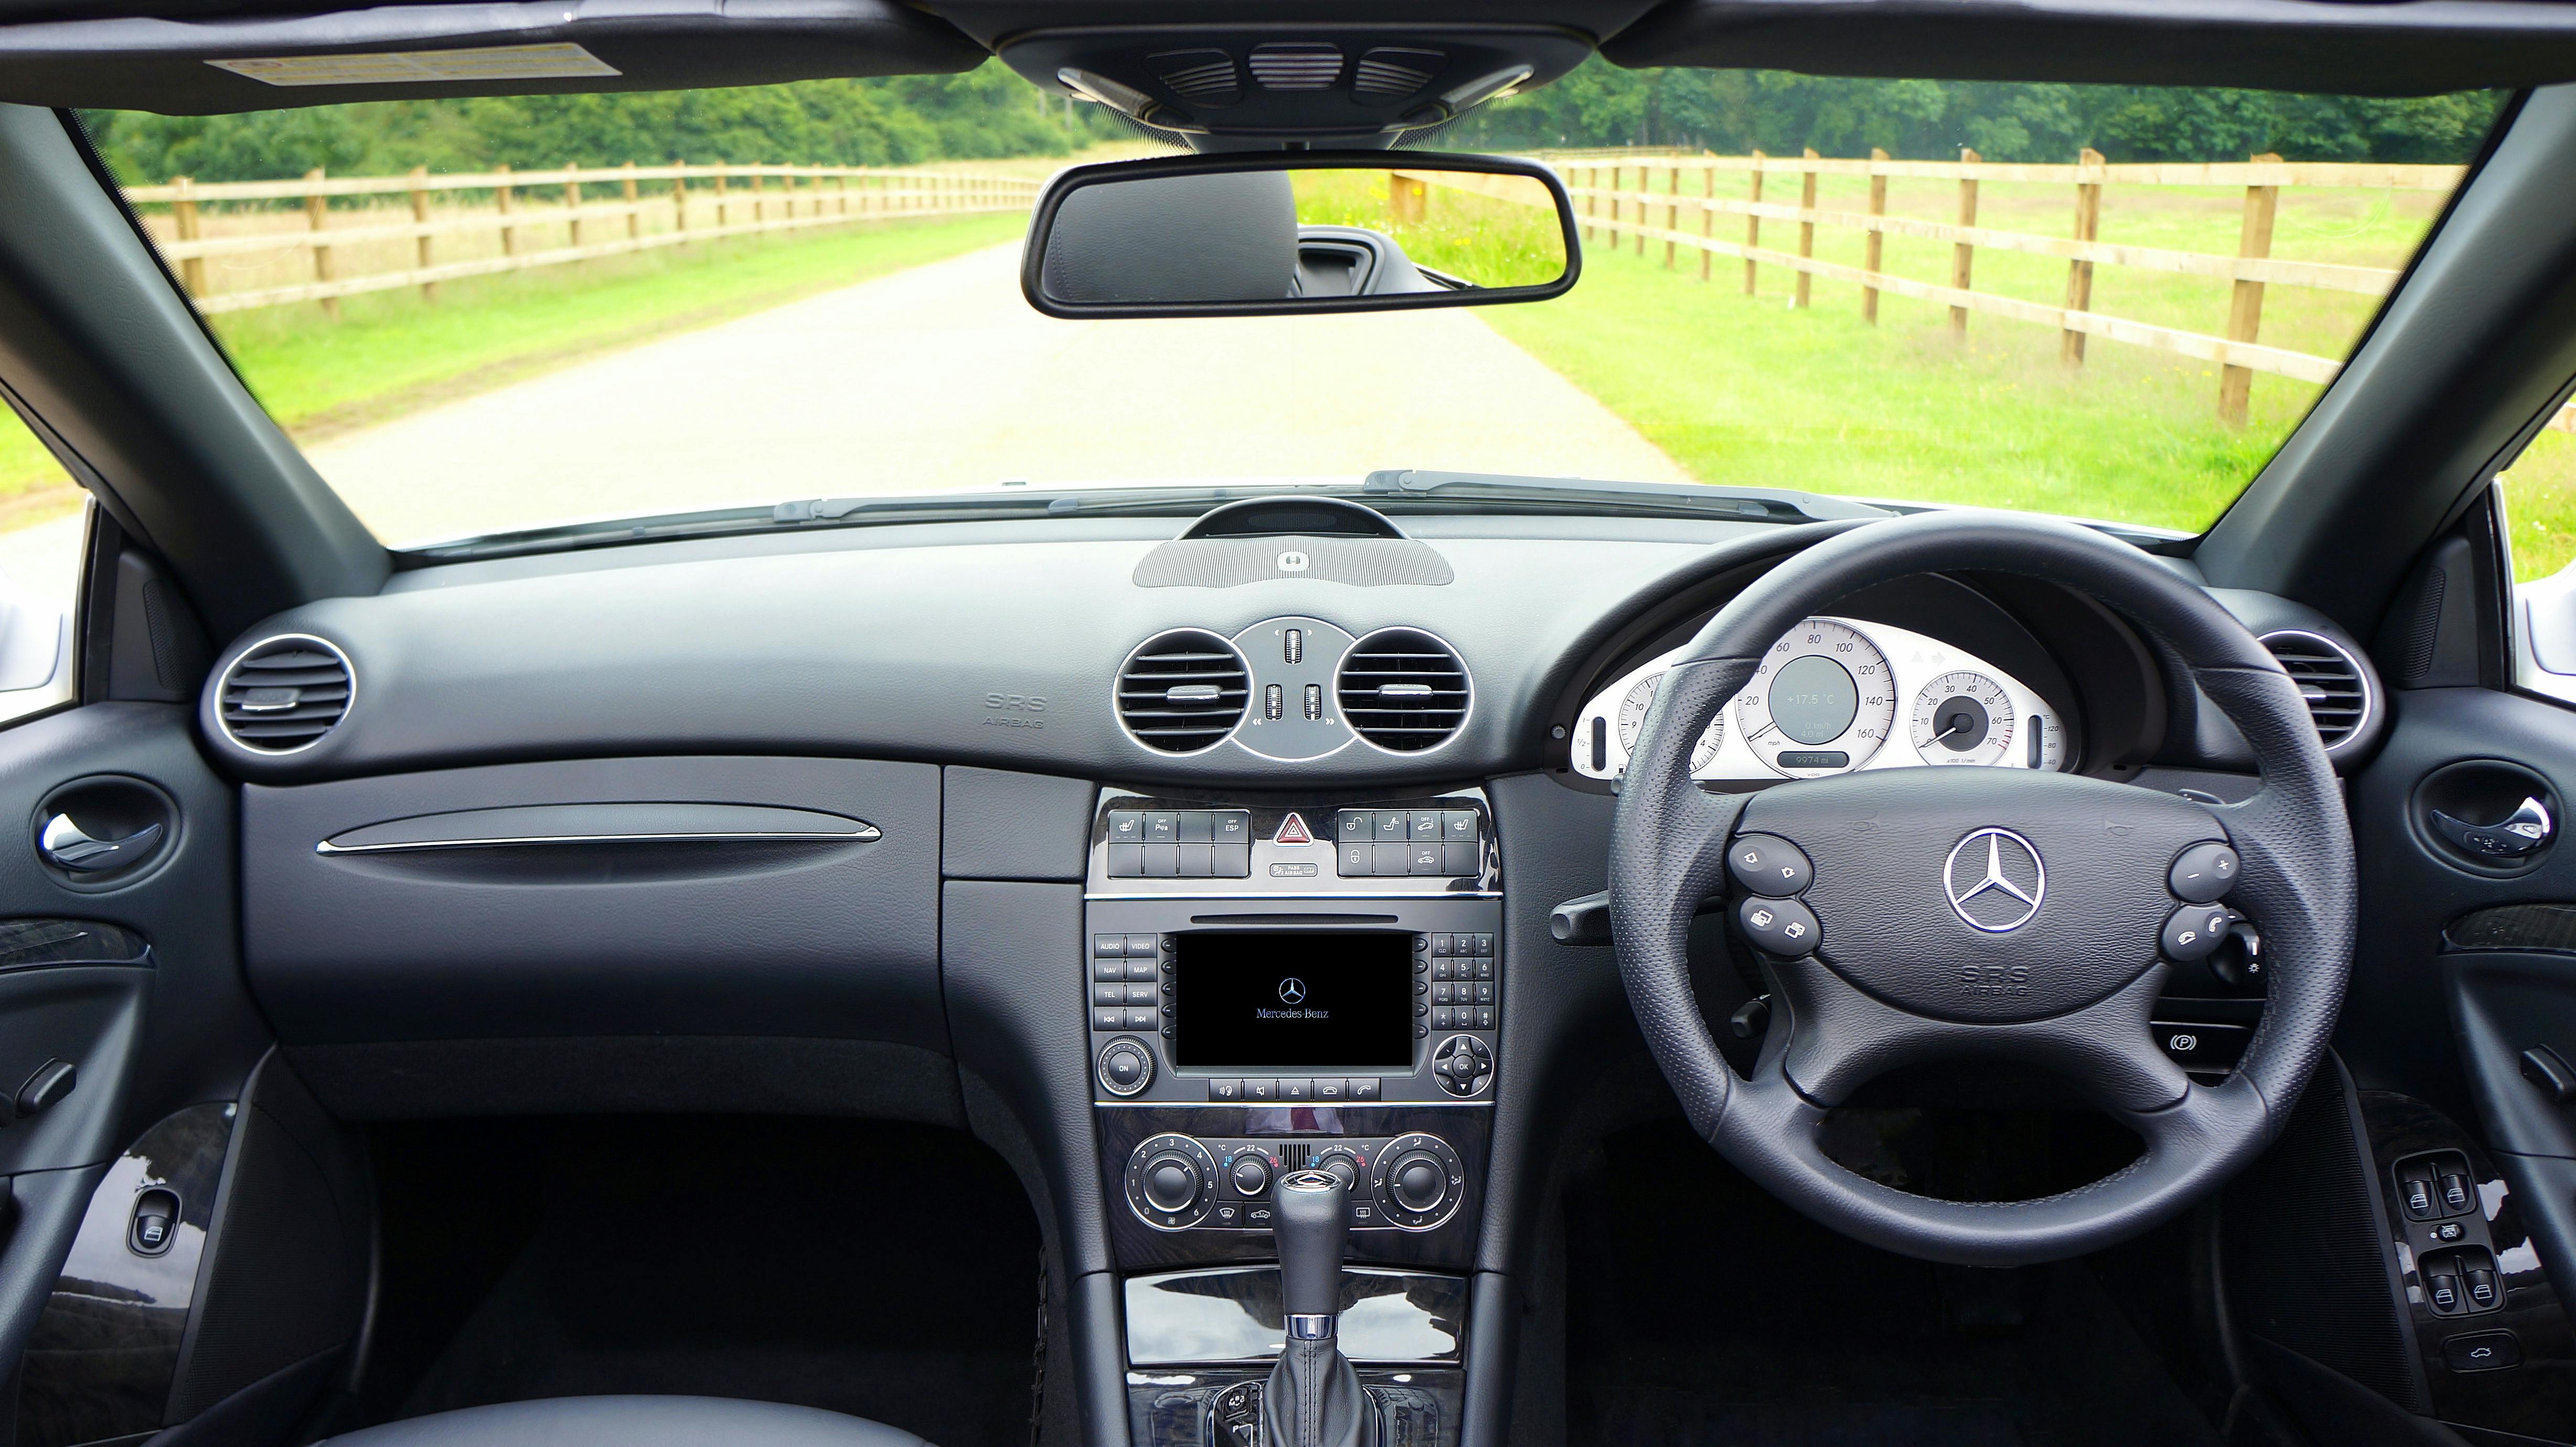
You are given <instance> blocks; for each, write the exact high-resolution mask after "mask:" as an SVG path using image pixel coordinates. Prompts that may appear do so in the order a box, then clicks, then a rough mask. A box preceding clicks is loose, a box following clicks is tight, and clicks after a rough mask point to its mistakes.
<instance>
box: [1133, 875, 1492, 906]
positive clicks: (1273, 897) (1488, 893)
mask: <svg viewBox="0 0 2576 1447" xmlns="http://www.w3.org/2000/svg"><path fill="white" fill-rule="evenodd" d="M1430 877H1431V876H1429V875H1424V876H1423V878H1426V879H1428V878H1430ZM1465 877H1466V876H1465V875H1460V876H1459V878H1461V879H1464V878H1465ZM1082 897H1083V898H1084V899H1086V900H1094V899H1130V900H1134V899H1155V900H1193V901H1196V900H1215V901H1222V900H1230V899H1234V900H1254V901H1258V902H1260V903H1263V904H1280V903H1286V902H1289V901H1294V900H1300V899H1392V900H1402V901H1404V902H1405V903H1408V904H1421V903H1424V902H1426V901H1436V900H1443V899H1500V898H1502V897H1503V892H1502V891H1501V890H1499V889H1480V890H1477V891H1475V892H1474V893H1472V894H1468V893H1458V892H1451V893H1445V894H1434V893H1432V892H1431V891H1429V890H1424V891H1423V892H1422V893H1420V894H1357V893H1349V892H1345V891H1341V890H1334V891H1331V892H1325V891H1322V890H1302V889H1301V890H1298V891H1297V892H1296V893H1294V894H1291V893H1289V892H1288V891H1286V890H1281V891H1280V892H1279V893H1277V894H1183V893H1179V892H1173V893H1169V894H1143V893H1130V894H1092V893H1089V892H1085V893H1084V895H1083V896H1082Z"/></svg>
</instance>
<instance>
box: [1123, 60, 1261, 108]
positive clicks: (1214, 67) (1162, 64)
mask: <svg viewBox="0 0 2576 1447" xmlns="http://www.w3.org/2000/svg"><path fill="white" fill-rule="evenodd" d="M1145 63H1146V64H1147V65H1148V66H1151V67H1152V68H1153V71H1154V74H1155V75H1156V76H1159V77H1160V78H1161V79H1162V82H1163V84H1165V85H1167V86H1170V87H1171V88H1172V94H1174V95H1176V96H1179V97H1180V98H1181V99H1183V100H1186V101H1196V102H1198V103H1199V104H1200V105H1213V106H1221V105H1229V104H1232V103H1233V102H1234V101H1236V100H1238V99H1240V98H1241V97H1242V95H1243V78H1242V77H1241V76H1240V75H1239V74H1237V73H1236V71H1235V68H1234V57H1233V56H1231V55H1228V54H1226V53H1225V52H1224V51H1222V50H1171V51H1165V52H1164V53H1163V54H1161V55H1149V56H1147V57H1145Z"/></svg>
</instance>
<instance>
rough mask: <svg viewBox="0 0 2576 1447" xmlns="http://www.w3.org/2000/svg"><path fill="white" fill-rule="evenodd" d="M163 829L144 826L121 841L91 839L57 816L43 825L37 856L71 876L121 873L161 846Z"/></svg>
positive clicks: (67, 818) (64, 817)
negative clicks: (112, 871)
mask: <svg viewBox="0 0 2576 1447" xmlns="http://www.w3.org/2000/svg"><path fill="white" fill-rule="evenodd" d="M163 832H164V830H163V826H161V825H159V824H146V825H144V826H143V827H142V828H140V829H137V830H135V831H134V832H133V833H131V834H128V835H126V836H125V837H124V838H122V839H93V838H91V837H90V836H89V834H88V832H87V831H85V830H83V829H82V828H81V826H79V825H78V824H75V823H73V822H72V816H71V815H69V814H56V815H55V816H54V817H52V818H50V819H48V820H46V821H45V832H44V833H43V834H42V835H40V836H38V839H37V842H36V852H37V853H39V854H42V855H44V856H45V862H46V863H48V864H51V865H53V866H54V867H55V868H57V869H67V870H69V871H71V872H72V873H74V874H98V873H101V872H103V871H106V870H110V869H123V868H125V867H126V866H127V865H130V864H133V863H135V862H136V861H138V860H141V859H143V858H145V857H147V856H149V855H150V854H151V853H152V852H153V851H154V850H155V849H158V848H159V847H160V846H161V835H162V834H163Z"/></svg>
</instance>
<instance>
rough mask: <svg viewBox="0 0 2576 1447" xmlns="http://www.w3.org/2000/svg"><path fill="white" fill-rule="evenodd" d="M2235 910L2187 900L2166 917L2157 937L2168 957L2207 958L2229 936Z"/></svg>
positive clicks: (2170, 958)
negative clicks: (2159, 937)
mask: <svg viewBox="0 0 2576 1447" xmlns="http://www.w3.org/2000/svg"><path fill="white" fill-rule="evenodd" d="M2234 923H2236V911H2234V910H2232V909H2227V908H2224V907H2222V906H2219V905H2214V904H2187V905H2184V906H2183V907H2182V908H2180V909H2178V910H2175V911H2174V912H2173V914H2172V916H2171V917H2170V918H2168V919H2166V921H2165V928H2164V935H2163V938H2161V939H2160V940H2158V941H2157V944H2158V946H2159V947H2160V948H2161V949H2163V950H2164V952H2165V958H2166V959H2169V960H2186V961H2187V960H2205V959H2207V958H2209V956H2210V953H2211V952H2212V951H2214V950H2216V949H2217V948H2218V947H2219V945H2220V944H2221V943H2222V942H2224V941H2225V940H2226V938H2227V927H2228V926H2229V925H2232V924H2234Z"/></svg>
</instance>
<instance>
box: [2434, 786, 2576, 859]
mask: <svg viewBox="0 0 2576 1447" xmlns="http://www.w3.org/2000/svg"><path fill="white" fill-rule="evenodd" d="M2432 813H2433V831H2434V832H2435V833H2437V834H2439V835H2441V836H2442V837H2443V838H2444V839H2445V840H2448V841H2449V842H2450V843H2452V844H2453V845H2456V846H2457V847H2459V848H2460V849H2462V850H2465V851H2467V852H2468V853H2471V854H2478V855H2483V856H2485V857H2487V858H2489V859H2521V858H2525V857H2527V856H2529V855H2531V854H2534V853H2537V852H2538V851H2539V850H2540V849H2542V848H2543V847H2544V846H2546V845H2547V844H2548V843H2549V841H2550V840H2551V839H2553V838H2555V837H2557V834H2558V824H2557V821H2556V820H2554V819H2551V818H2550V817H2549V806H2548V805H2546V804H2543V803H2541V802H2540V800H2539V799H2538V798H2536V797H2532V796H2529V795H2526V796H2524V798H2523V801H2522V804H2521V806H2520V807H2518V808H2516V809H2515V810H2514V811H2513V813H2512V814H2511V815H2510V816H2509V817H2507V818H2506V819H2505V821H2504V822H2503V823H2501V824H2472V823H2470V822H2469V821H2468V820H2466V819H2460V818H2455V817H2453V816H2451V815H2449V814H2445V813H2443V812H2442V811H2441V810H2439V809H2435V810H2434V811H2432Z"/></svg>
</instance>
